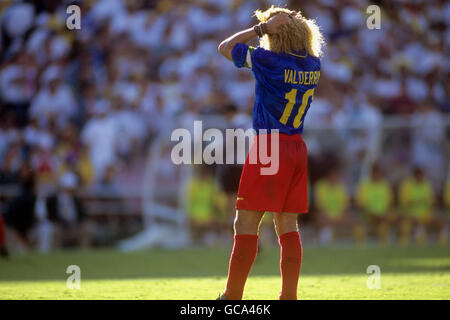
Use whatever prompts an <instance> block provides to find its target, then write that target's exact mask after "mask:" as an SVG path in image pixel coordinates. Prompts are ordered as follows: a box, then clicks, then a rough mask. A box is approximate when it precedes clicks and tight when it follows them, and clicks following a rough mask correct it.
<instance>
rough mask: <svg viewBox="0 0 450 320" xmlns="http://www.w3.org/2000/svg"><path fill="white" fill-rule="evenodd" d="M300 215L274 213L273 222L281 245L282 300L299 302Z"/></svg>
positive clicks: (300, 263)
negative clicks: (298, 222)
mask: <svg viewBox="0 0 450 320" xmlns="http://www.w3.org/2000/svg"><path fill="white" fill-rule="evenodd" d="M297 218H298V214H294V213H274V218H273V222H274V225H275V231H276V233H277V235H278V239H279V243H280V249H281V254H280V272H281V280H282V285H281V293H280V297H279V298H280V300H297V286H298V277H299V275H300V268H301V266H302V243H301V241H300V234H299V233H298V225H297Z"/></svg>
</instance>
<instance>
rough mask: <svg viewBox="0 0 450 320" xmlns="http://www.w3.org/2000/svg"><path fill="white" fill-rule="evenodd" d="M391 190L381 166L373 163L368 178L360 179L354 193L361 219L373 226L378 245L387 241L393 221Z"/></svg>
mask: <svg viewBox="0 0 450 320" xmlns="http://www.w3.org/2000/svg"><path fill="white" fill-rule="evenodd" d="M392 197H393V190H392V188H391V186H390V184H389V182H388V181H387V180H386V179H385V177H384V174H383V172H382V170H381V168H380V167H379V166H378V165H377V164H374V165H373V166H372V171H371V174H370V176H369V178H367V179H365V180H363V181H361V183H360V184H359V186H358V189H357V194H356V203H357V205H358V209H359V210H360V212H361V214H362V218H363V221H365V222H366V224H365V225H367V226H368V227H369V228H370V227H373V228H374V229H375V231H376V235H377V237H378V243H379V244H380V245H386V244H387V243H388V240H389V239H388V237H389V230H390V227H391V224H392V223H393V216H392V211H391V209H392V208H391V206H392V200H393V199H392Z"/></svg>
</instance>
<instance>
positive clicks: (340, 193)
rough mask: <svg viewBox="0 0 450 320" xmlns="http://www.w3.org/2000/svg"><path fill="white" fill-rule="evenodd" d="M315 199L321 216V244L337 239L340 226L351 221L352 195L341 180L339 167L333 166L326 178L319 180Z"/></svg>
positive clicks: (315, 189) (315, 190)
mask: <svg viewBox="0 0 450 320" xmlns="http://www.w3.org/2000/svg"><path fill="white" fill-rule="evenodd" d="M314 200H315V201H314V202H315V205H316V208H317V209H318V217H319V226H320V232H319V241H320V243H321V244H329V243H331V242H332V241H334V240H335V238H336V233H337V230H338V229H339V227H341V226H343V225H346V224H348V222H350V219H349V215H348V213H347V211H348V208H349V204H350V196H349V193H348V190H347V188H346V186H345V184H344V183H343V182H342V181H341V174H340V170H339V168H337V167H335V168H332V169H331V170H330V171H329V173H328V174H327V176H326V177H325V178H323V179H320V180H319V181H317V183H316V185H315V188H314Z"/></svg>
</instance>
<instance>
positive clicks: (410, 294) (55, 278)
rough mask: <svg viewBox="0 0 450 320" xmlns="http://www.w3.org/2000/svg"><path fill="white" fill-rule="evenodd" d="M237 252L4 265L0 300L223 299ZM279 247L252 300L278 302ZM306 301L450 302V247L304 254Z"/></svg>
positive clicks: (263, 262) (104, 255)
mask: <svg viewBox="0 0 450 320" xmlns="http://www.w3.org/2000/svg"><path fill="white" fill-rule="evenodd" d="M228 257H229V249H189V250H179V251H178V250H176V251H160V250H153V251H142V252H133V253H120V252H115V251H88V252H79V251H66V252H57V253H51V254H38V253H32V254H28V255H15V256H12V257H11V258H10V259H9V260H1V259H0V299H164V300H166V299H167V300H171V299H188V300H190V299H215V298H216V297H217V296H218V294H219V292H220V291H222V290H223V288H224V286H225V283H226V273H227V266H228ZM278 260H279V251H278V248H264V250H262V252H260V254H259V255H258V258H257V260H256V262H255V265H254V267H253V269H252V272H251V275H250V277H249V279H248V281H247V286H246V291H245V294H244V299H277V297H278V292H279V290H280V283H281V280H280V276H279V269H278V268H279V261H278ZM69 265H78V266H80V268H81V289H80V290H70V289H67V288H66V279H67V277H68V276H69V275H68V274H66V273H65V272H66V269H67V267H68V266H69ZM369 265H378V266H380V268H381V289H379V290H369V289H368V288H367V286H366V281H367V279H368V277H369V274H367V273H366V269H367V267H368V266H369ZM299 293H300V294H299V298H301V299H449V298H450V251H449V248H448V247H446V248H440V247H421V248H413V247H408V248H399V247H389V248H377V247H367V248H353V247H331V248H310V247H306V248H305V250H304V260H303V266H302V272H301V274H300V288H299Z"/></svg>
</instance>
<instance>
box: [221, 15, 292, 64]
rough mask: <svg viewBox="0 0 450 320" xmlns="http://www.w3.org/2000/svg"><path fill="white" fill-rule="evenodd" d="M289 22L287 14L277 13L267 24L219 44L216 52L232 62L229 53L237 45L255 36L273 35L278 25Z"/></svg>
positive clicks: (240, 33) (258, 25)
mask: <svg viewBox="0 0 450 320" xmlns="http://www.w3.org/2000/svg"><path fill="white" fill-rule="evenodd" d="M291 15H295V11H292V12H291ZM290 21H291V17H290V16H289V15H288V14H287V13H279V14H277V15H275V16H273V17H272V18H270V19H269V20H268V21H267V22H264V23H259V24H257V25H256V26H254V27H252V28H248V29H245V30H242V31H240V32H238V33H235V34H234V35H232V36H231V37H229V38H227V39H225V40H223V41H222V42H221V43H220V44H219V47H218V50H219V52H220V53H221V54H222V55H223V56H224V57H225V58H227V59H228V60H232V57H231V51H232V50H233V48H234V46H235V45H236V44H237V43H247V42H248V41H250V40H251V39H253V38H254V37H256V36H259V37H262V36H263V35H264V34H266V33H267V34H272V33H275V32H276V30H277V28H278V27H279V26H280V25H283V24H286V23H289V22H290Z"/></svg>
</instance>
